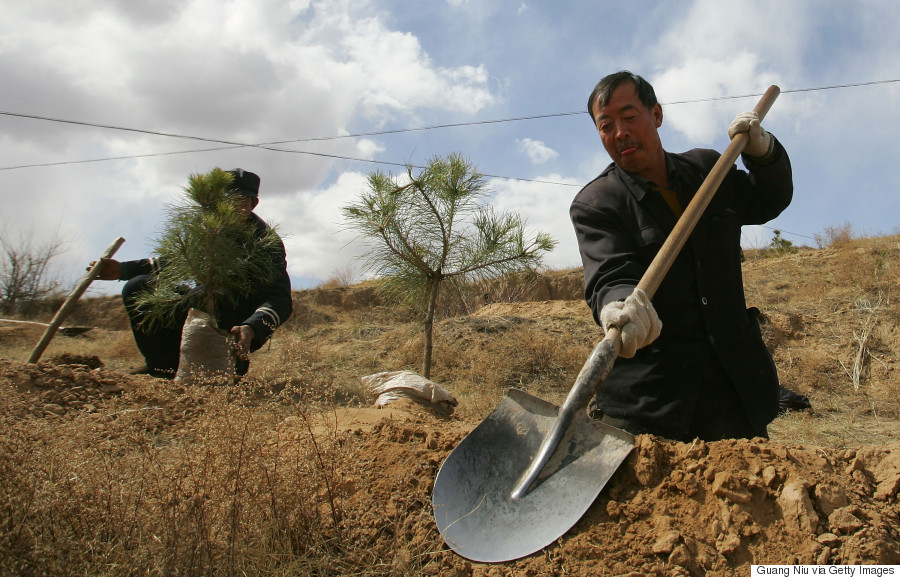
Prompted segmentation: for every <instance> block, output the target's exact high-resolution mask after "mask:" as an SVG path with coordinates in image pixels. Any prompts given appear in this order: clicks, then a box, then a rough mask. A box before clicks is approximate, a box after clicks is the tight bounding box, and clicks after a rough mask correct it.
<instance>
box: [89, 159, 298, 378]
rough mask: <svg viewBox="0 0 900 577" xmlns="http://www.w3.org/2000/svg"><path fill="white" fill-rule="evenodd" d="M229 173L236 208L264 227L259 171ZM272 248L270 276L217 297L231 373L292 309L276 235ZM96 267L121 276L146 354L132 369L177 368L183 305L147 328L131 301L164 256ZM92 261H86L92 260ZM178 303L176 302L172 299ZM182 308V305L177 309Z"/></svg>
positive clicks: (260, 230)
mask: <svg viewBox="0 0 900 577" xmlns="http://www.w3.org/2000/svg"><path fill="white" fill-rule="evenodd" d="M227 172H228V173H230V174H231V185H230V186H231V188H230V191H229V193H228V194H229V195H230V196H231V198H232V199H233V201H234V204H235V207H236V208H237V211H238V212H239V213H240V214H241V215H243V217H244V218H246V221H247V223H250V224H252V225H253V226H254V227H255V231H256V233H255V234H256V236H257V238H259V237H261V236H263V235H264V234H265V233H266V230H267V228H268V225H266V223H265V222H264V221H263V220H262V219H261V218H259V217H258V216H257V215H256V214H255V213H254V212H253V209H254V208H256V205H257V204H258V203H259V183H260V179H259V176H257V175H256V174H254V173H252V172H249V171H246V170H243V169H240V168H236V169H234V170H229V171H227ZM277 244H278V250H275V251H273V254H271V263H272V264H271V266H273V267H275V269H276V270H275V271H274V277H273V278H274V280H272V281H271V282H265V283H263V282H257V283H256V284H255V286H254V288H253V289H252V290H251V291H250V293H249V294H247V295H246V296H244V297H242V298H238V299H235V300H230V299H223V302H222V305H221V306H220V307H219V308H218V310H217V316H218V326H219V327H220V328H221V329H224V330H229V331H230V332H231V334H232V335H233V336H234V339H235V347H236V349H237V350H236V353H237V361H236V363H235V374H237V375H245V374H246V373H247V370H248V369H249V366H250V357H249V355H250V353H251V352H252V351H255V350H257V349H259V348H260V347H262V345H263V344H265V342H266V341H267V340H268V339H269V337H271V336H272V333H273V332H274V331H275V329H276V328H278V326H280V325H281V324H282V323H283V322H284V321H286V320H287V319H288V317H289V316H290V315H291V313H292V312H293V306H292V302H291V281H290V277H289V276H288V273H287V261H286V259H285V251H284V245H283V244H282V243H281V242H280V241H279V242H278V243H277ZM101 261H102V267H101V269H100V273H99V276H98V278H100V279H102V280H123V281H127V282H126V284H125V286H124V288H123V289H122V298H123V300H124V302H125V310H126V311H127V312H128V317H129V320H130V321H131V328H132V332H133V334H134V340H135V342H136V344H137V346H138V349H140V351H141V354H143V356H144V359H145V360H146V363H147V364H146V367H144V368H142V369H138V371H136V372H141V373H149V374H151V375H153V376H156V377H161V378H168V379H171V378H174V377H175V374H176V371H177V369H178V364H179V360H180V352H181V334H182V326H183V325H184V323H185V319H186V317H187V313H188V311H187V308H186V306H184V307H179V310H178V311H177V313H176V314H175V315H173V318H174V320H173V321H172V322H170V323H168V324H167V325H166V326H161V327H154V328H150V327H147V326H145V323H144V322H143V321H144V318H145V311H143V310H141V308H139V307H137V306H135V305H134V300H135V298H136V297H137V295H138V294H139V293H141V291H144V290H147V289H148V287H149V286H150V285H151V283H152V282H153V278H154V273H155V272H156V271H158V270H159V269H160V268H161V267H164V266H165V262H162V261H161V259H158V258H152V259H141V260H134V261H127V262H119V261H117V260H113V259H101ZM93 265H94V263H91V266H93ZM173 306H178V305H173ZM182 309H183V310H182Z"/></svg>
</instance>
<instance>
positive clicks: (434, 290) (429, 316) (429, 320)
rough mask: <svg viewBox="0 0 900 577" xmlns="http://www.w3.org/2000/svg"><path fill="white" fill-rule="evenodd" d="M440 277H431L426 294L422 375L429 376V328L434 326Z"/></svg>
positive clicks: (427, 377) (428, 377)
mask: <svg viewBox="0 0 900 577" xmlns="http://www.w3.org/2000/svg"><path fill="white" fill-rule="evenodd" d="M440 286H441V277H440V276H435V277H433V278H432V279H431V294H430V295H428V311H427V312H426V313H425V360H424V361H423V362H422V376H424V377H425V378H426V379H430V378H431V329H432V327H433V326H434V309H435V308H437V297H438V289H439V288H440Z"/></svg>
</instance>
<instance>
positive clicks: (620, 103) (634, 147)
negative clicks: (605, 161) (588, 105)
mask: <svg viewBox="0 0 900 577" xmlns="http://www.w3.org/2000/svg"><path fill="white" fill-rule="evenodd" d="M592 112H593V114H594V122H595V123H596V125H597V131H598V132H599V133H600V139H601V140H602V141H603V148H605V149H606V152H607V153H609V156H610V158H612V159H613V162H615V163H616V164H617V165H618V166H619V167H620V168H622V169H624V170H626V171H628V172H633V173H636V174H639V175H641V176H644V177H646V178H651V179H652V176H653V175H655V174H657V173H658V171H659V170H664V169H665V155H664V153H663V150H662V143H661V142H660V140H659V133H658V132H657V129H658V128H659V127H660V126H661V125H662V107H661V106H660V105H659V104H656V106H654V107H653V109H652V110H651V109H648V108H647V107H646V106H644V103H643V102H641V100H640V98H638V94H637V87H636V86H635V85H634V83H633V82H623V83H622V84H620V85H618V86H617V87H616V88H615V89H614V90H613V92H612V95H611V97H610V99H609V102H607V104H606V106H604V107H603V108H598V106H597V104H596V103H595V104H594V106H593V109H592Z"/></svg>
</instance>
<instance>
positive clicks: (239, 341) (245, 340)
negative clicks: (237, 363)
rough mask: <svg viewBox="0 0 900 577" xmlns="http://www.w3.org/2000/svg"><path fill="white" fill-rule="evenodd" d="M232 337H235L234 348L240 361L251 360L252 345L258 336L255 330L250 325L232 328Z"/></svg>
mask: <svg viewBox="0 0 900 577" xmlns="http://www.w3.org/2000/svg"><path fill="white" fill-rule="evenodd" d="M231 335H232V336H233V337H234V340H235V343H234V348H235V350H236V352H237V356H238V358H239V359H241V360H244V361H246V360H247V359H249V358H250V343H252V342H253V337H255V336H256V332H254V330H253V328H252V327H250V326H249V325H238V326H236V327H231Z"/></svg>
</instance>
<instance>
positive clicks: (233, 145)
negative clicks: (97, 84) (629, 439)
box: [0, 78, 900, 186]
mask: <svg viewBox="0 0 900 577" xmlns="http://www.w3.org/2000/svg"><path fill="white" fill-rule="evenodd" d="M894 82H900V78H896V79H891V80H873V81H868V82H857V83H850V84H836V85H832V86H819V87H812V88H796V89H792V90H782V91H781V93H782V94H791V93H799V92H815V91H823V90H834V89H839V88H856V87H861V86H872V85H877V84H889V83H894ZM760 95H761V93H759V94H743V95H732V96H713V97H708V98H695V99H689V100H679V101H674V102H667V103H664V104H665V105H666V106H674V105H678V104H691V103H697V102H713V101H719V100H736V99H741V98H751V97H757V96H760ZM582 114H587V112H585V111H578V112H556V113H550V114H538V115H532V116H517V117H512V118H500V119H493V120H476V121H471V122H457V123H450V124H435V125H430V126H421V127H412V128H397V129H391V130H382V131H374V132H360V133H355V134H344V135H334V136H320V137H307V138H297V139H292V140H279V141H273V142H262V143H256V144H248V143H243V142H233V141H229V140H222V139H216V138H208V137H203V136H193V135H184V134H177V133H170V132H160V131H154V130H144V129H139V128H131V127H122V126H115V125H110V124H98V123H92V122H85V121H79V120H69V119H64V118H53V117H48V116H40V115H34V114H23V113H18V112H7V111H0V115H2V116H13V117H19V118H28V119H33V120H43V121H47V122H58V123H63V124H75V125H79V126H88V127H93V128H104V129H108V130H120V131H126V132H136V133H140V134H148V135H152V136H164V137H167V138H181V139H187V140H198V141H202V142H214V143H218V144H225V145H227V146H224V147H216V148H204V149H192V150H182V151H170V152H160V153H147V154H137V155H129V156H115V157H106V158H94V159H83V160H69V161H60V162H47V163H37V164H23V165H18V166H6V167H0V170H16V169H20V168H39V167H49V166H63V165H68V164H83V163H90V162H106V161H111V160H130V159H135V158H148V157H154V156H170V155H176V154H194V153H199V152H213V151H218V150H228V149H233V148H260V149H263V150H270V151H272V152H286V153H292V154H306V155H310V156H321V157H324V158H333V159H336V160H348V161H352V162H367V163H372V164H383V165H388V166H407V164H406V163H400V162H390V161H383V160H370V159H366V158H355V157H351V156H341V155H335V154H325V153H321V152H310V151H304V150H292V149H285V148H276V146H277V145H282V144H293V143H299V142H322V141H328V140H338V139H343V138H361V137H365V136H383V135H390V134H401V133H406V132H421V131H426V130H438V129H443V128H459V127H467V126H481V125H487V124H500V123H506V122H522V121H526V120H539V119H545V118H558V117H563V116H575V115H582ZM414 168H421V167H414ZM485 176H491V175H485ZM496 178H505V179H510V180H522V181H525V182H544V181H531V180H528V179H524V178H515V177H507V176H496ZM547 184H559V185H564V186H575V185H572V184H568V183H547Z"/></svg>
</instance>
